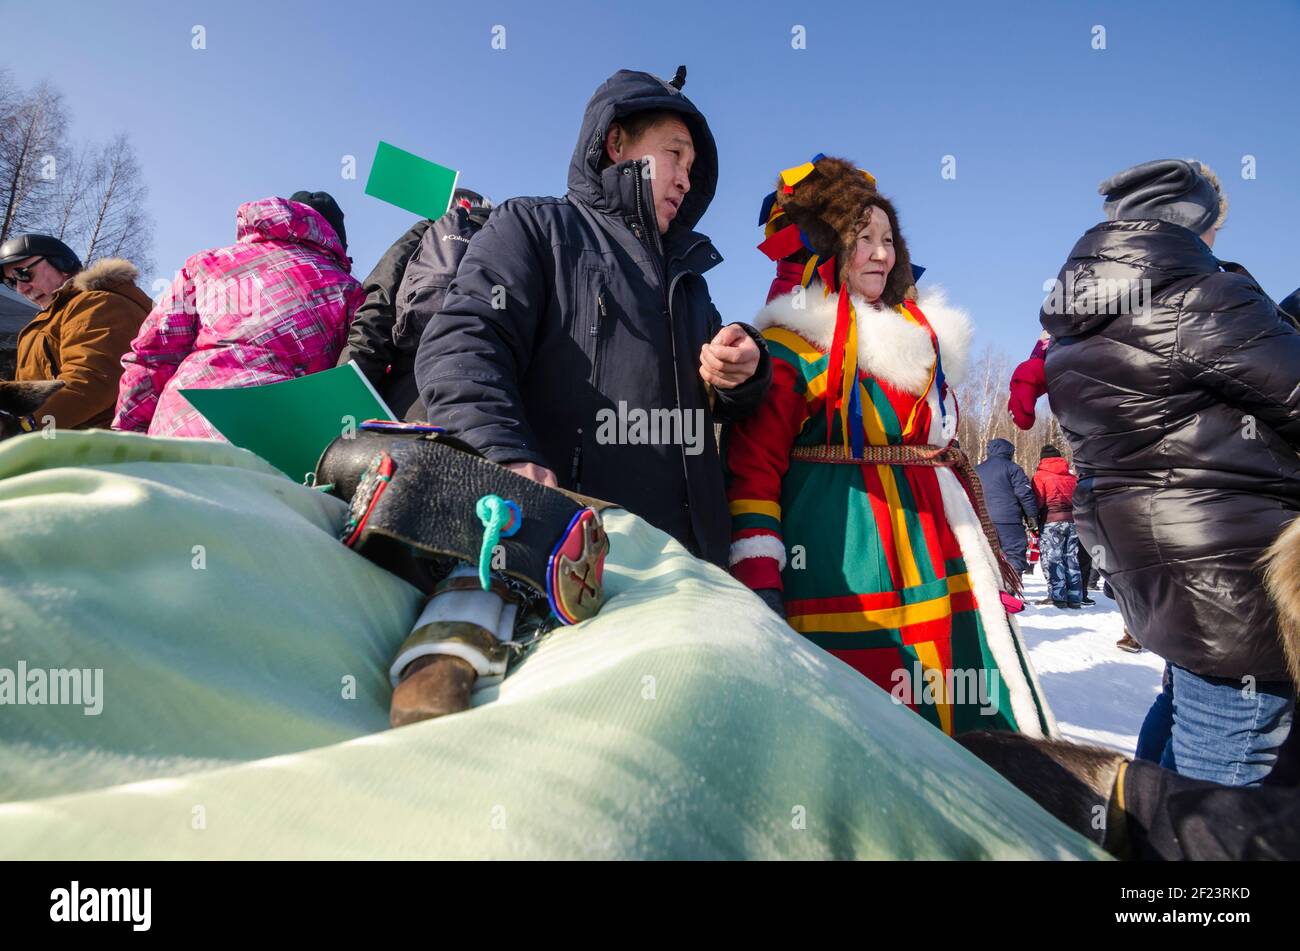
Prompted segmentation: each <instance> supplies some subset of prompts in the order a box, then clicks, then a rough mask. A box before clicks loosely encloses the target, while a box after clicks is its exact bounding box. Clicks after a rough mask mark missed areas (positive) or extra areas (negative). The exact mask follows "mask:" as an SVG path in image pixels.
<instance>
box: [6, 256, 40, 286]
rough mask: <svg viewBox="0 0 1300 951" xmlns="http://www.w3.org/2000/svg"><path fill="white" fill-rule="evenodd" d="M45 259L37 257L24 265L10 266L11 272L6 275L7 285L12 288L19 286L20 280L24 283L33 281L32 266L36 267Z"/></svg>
mask: <svg viewBox="0 0 1300 951" xmlns="http://www.w3.org/2000/svg"><path fill="white" fill-rule="evenodd" d="M44 260H45V258H37V259H36V260H35V261H33V262H32V263H30V264H24V265H23V266H22V267H15V268H10V269H9V273H8V274H6V275H5V286H6V287H9V288H11V289H12V288H14V287H17V286H18V282H19V281H22V282H23V283H24V284H28V283H31V280H32V268H34V267H36V265H38V264H40V263H41V262H42V261H44Z"/></svg>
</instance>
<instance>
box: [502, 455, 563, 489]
mask: <svg viewBox="0 0 1300 951" xmlns="http://www.w3.org/2000/svg"><path fill="white" fill-rule="evenodd" d="M506 468H507V469H509V470H510V471H511V472H518V473H519V474H520V475H521V476H524V477H525V478H527V479H532V480H533V481H534V482H540V483H541V484H542V485H549V486H550V487H551V488H552V489H558V488H559V487H560V482H559V480H558V479H556V478H555V473H554V472H552V471H551V470H550V469H547V468H546V467H545V466H539V465H538V464H537V463H535V462H507V463H506Z"/></svg>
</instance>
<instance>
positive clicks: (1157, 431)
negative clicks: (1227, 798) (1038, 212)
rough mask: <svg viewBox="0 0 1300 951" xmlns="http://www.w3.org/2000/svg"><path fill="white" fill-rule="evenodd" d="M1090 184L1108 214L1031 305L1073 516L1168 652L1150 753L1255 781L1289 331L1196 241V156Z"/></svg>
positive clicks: (1280, 492) (1293, 418) (1294, 353)
mask: <svg viewBox="0 0 1300 951" xmlns="http://www.w3.org/2000/svg"><path fill="white" fill-rule="evenodd" d="M1101 190H1102V193H1103V194H1105V195H1106V199H1107V200H1106V204H1105V208H1106V213H1107V217H1108V219H1109V220H1107V221H1105V222H1102V223H1101V224H1099V225H1097V226H1095V227H1093V228H1091V229H1089V230H1088V231H1087V232H1086V233H1085V234H1084V235H1083V237H1082V238H1080V239H1079V241H1078V243H1077V244H1076V245H1075V246H1074V250H1073V251H1071V252H1070V256H1069V258H1068V260H1067V261H1066V263H1065V266H1064V267H1063V268H1062V269H1061V273H1060V277H1059V279H1058V281H1057V285H1056V289H1055V290H1054V291H1053V292H1052V293H1051V294H1049V296H1048V299H1047V300H1046V301H1045V302H1044V305H1043V309H1042V312H1041V315H1040V319H1041V323H1042V326H1043V328H1044V329H1045V330H1047V331H1048V332H1049V333H1050V334H1052V336H1053V337H1054V338H1055V340H1054V343H1053V344H1052V346H1051V347H1050V349H1049V350H1048V351H1047V363H1046V372H1047V388H1048V395H1049V397H1050V399H1051V404H1052V409H1053V412H1054V413H1055V414H1056V417H1057V419H1058V420H1059V421H1060V423H1061V426H1062V428H1063V429H1064V431H1065V434H1066V436H1067V438H1068V439H1069V441H1070V445H1071V447H1072V448H1073V450H1074V462H1075V465H1076V467H1077V469H1078V472H1079V483H1078V487H1077V489H1076V490H1075V494H1074V514H1075V519H1076V521H1077V523H1078V528H1079V532H1080V534H1081V535H1082V537H1083V539H1084V542H1085V544H1087V545H1088V546H1089V547H1090V548H1094V546H1098V547H1096V548H1094V551H1098V552H1099V553H1100V555H1101V557H1102V558H1103V559H1104V563H1103V564H1101V565H1100V566H1099V567H1101V568H1102V569H1103V570H1104V571H1105V572H1106V577H1107V579H1108V581H1109V583H1110V586H1111V588H1112V589H1113V591H1114V594H1115V598H1116V600H1117V601H1118V602H1119V605H1120V608H1121V610H1122V611H1123V614H1124V618H1125V620H1126V621H1127V623H1128V629H1129V631H1130V632H1131V633H1132V634H1133V636H1134V637H1135V638H1136V639H1137V640H1138V641H1139V642H1140V643H1141V644H1142V645H1143V646H1144V647H1146V648H1148V649H1150V650H1151V651H1153V652H1154V653H1156V654H1158V655H1159V656H1161V657H1163V658H1164V659H1165V660H1166V661H1167V662H1168V663H1169V665H1170V674H1171V676H1170V677H1169V678H1167V684H1168V686H1167V687H1166V690H1167V691H1169V692H1170V693H1171V696H1170V697H1166V698H1165V699H1164V701H1163V702H1168V701H1169V700H1170V699H1172V701H1173V710H1174V716H1173V726H1172V732H1171V735H1170V736H1169V738H1168V739H1167V740H1166V742H1164V743H1163V744H1159V743H1157V744H1156V748H1163V754H1162V756H1161V763H1162V765H1164V766H1166V767H1168V768H1172V769H1175V770H1176V771H1177V772H1179V773H1181V774H1183V775H1187V776H1192V777H1194V778H1198V779H1209V780H1214V781H1217V782H1222V783H1226V784H1229V785H1245V784H1249V783H1253V782H1257V781H1259V780H1260V779H1261V778H1262V777H1263V776H1264V775H1266V774H1267V772H1268V770H1269V768H1270V767H1271V766H1272V764H1273V762H1274V760H1275V759H1276V751H1277V749H1278V748H1279V747H1280V746H1281V744H1282V742H1283V741H1284V739H1285V738H1286V736H1287V734H1288V733H1289V731H1290V725H1291V719H1292V715H1293V712H1294V691H1295V685H1294V684H1293V683H1292V682H1291V681H1290V678H1289V676H1288V671H1287V668H1286V665H1285V663H1284V659H1283V654H1282V649H1281V646H1280V644H1279V640H1278V623H1277V617H1276V613H1275V611H1274V608H1273V606H1272V604H1271V603H1270V602H1269V600H1268V599H1267V597H1266V596H1265V594H1264V589H1263V581H1262V575H1261V569H1260V567H1259V562H1260V558H1261V556H1262V555H1263V554H1264V552H1265V550H1266V549H1267V548H1268V547H1269V545H1270V544H1271V543H1272V542H1273V541H1274V540H1275V539H1276V538H1277V537H1278V536H1279V535H1280V534H1281V532H1282V531H1283V529H1285V528H1286V526H1287V525H1288V523H1290V522H1291V521H1292V520H1294V519H1295V518H1296V517H1297V515H1300V455H1297V447H1300V332H1297V331H1296V329H1295V328H1294V327H1293V326H1291V325H1290V324H1289V323H1288V322H1286V321H1285V320H1284V319H1283V318H1282V317H1281V316H1280V313H1279V310H1278V308H1277V305H1276V304H1274V303H1273V301H1271V300H1270V299H1269V298H1268V296H1267V295H1265V294H1264V292H1263V291H1262V290H1261V289H1260V287H1259V285H1258V284H1256V283H1255V282H1254V280H1252V279H1251V278H1250V277H1249V275H1248V274H1246V273H1244V269H1234V270H1233V271H1225V270H1224V269H1223V268H1222V267H1221V266H1220V265H1221V262H1220V261H1219V260H1218V259H1217V258H1215V256H1214V254H1213V253H1212V252H1211V250H1210V247H1211V245H1212V243H1213V241H1214V237H1215V232H1216V230H1217V228H1218V227H1219V226H1220V225H1221V224H1222V222H1223V217H1224V215H1225V214H1226V199H1223V198H1222V196H1221V194H1220V190H1219V187H1218V181H1217V179H1216V178H1215V177H1214V174H1213V172H1212V171H1210V170H1209V169H1207V168H1206V167H1205V166H1203V165H1202V164H1201V163H1198V162H1192V161H1180V160H1165V161H1158V162H1148V163H1146V164H1144V165H1139V166H1136V167H1134V168H1131V169H1128V170H1127V171H1124V172H1121V173H1120V174H1119V175H1116V176H1115V177H1114V178H1112V179H1109V180H1108V181H1106V182H1104V183H1103V184H1102V186H1101ZM1243 687H1246V688H1248V689H1243ZM1157 702H1162V701H1157ZM1162 719H1163V718H1155V717H1152V718H1149V720H1148V722H1152V721H1159V720H1162ZM1151 739H1152V738H1151V737H1147V736H1143V737H1142V740H1141V741H1140V742H1141V744H1142V745H1144V746H1150V745H1151V744H1150V741H1151Z"/></svg>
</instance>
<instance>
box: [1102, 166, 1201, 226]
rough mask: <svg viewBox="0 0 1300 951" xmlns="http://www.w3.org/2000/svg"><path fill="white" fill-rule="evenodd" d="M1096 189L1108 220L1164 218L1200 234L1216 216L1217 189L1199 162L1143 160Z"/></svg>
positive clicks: (1160, 219) (1158, 219)
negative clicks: (1103, 201) (1102, 196)
mask: <svg viewBox="0 0 1300 951" xmlns="http://www.w3.org/2000/svg"><path fill="white" fill-rule="evenodd" d="M1097 190H1098V191H1099V192H1100V193H1101V194H1103V195H1105V196H1106V203H1105V209H1106V217H1107V218H1109V219H1110V220H1111V221H1116V220H1126V221H1130V220H1134V219H1137V220H1152V219H1154V220H1156V221H1167V222H1169V223H1170V224H1175V225H1182V226H1183V227H1184V228H1186V229H1188V230H1189V231H1191V232H1193V233H1194V234H1197V235H1201V234H1204V233H1205V232H1206V231H1208V230H1209V229H1210V226H1211V225H1213V224H1214V222H1215V221H1217V220H1218V218H1219V192H1218V189H1216V188H1215V187H1214V184H1213V183H1212V182H1211V181H1210V179H1209V178H1207V177H1206V175H1205V173H1204V171H1203V170H1202V168H1201V165H1200V163H1199V162H1186V161H1183V160H1182V159H1161V160H1159V161H1156V162H1143V163H1142V164H1141V165H1134V166H1133V167H1132V168H1127V169H1125V170H1124V171H1122V172H1120V173H1119V174H1118V175H1112V176H1111V177H1110V178H1108V179H1106V180H1105V181H1104V182H1102V183H1101V185H1100V186H1099V187H1098V189H1097Z"/></svg>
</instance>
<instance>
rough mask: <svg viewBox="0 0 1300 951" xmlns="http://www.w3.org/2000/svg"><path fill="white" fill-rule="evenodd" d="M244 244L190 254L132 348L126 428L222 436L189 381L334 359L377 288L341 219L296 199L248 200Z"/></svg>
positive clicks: (198, 384)
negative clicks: (349, 247)
mask: <svg viewBox="0 0 1300 951" xmlns="http://www.w3.org/2000/svg"><path fill="white" fill-rule="evenodd" d="M236 239H237V240H236V243H235V244H233V245H231V246H230V247H227V248H217V249H215V250H211V251H201V252H199V253H198V254H196V255H194V256H193V257H191V258H190V259H189V260H188V261H186V262H185V266H184V268H182V269H181V272H180V273H179V274H178V275H177V276H176V280H175V281H174V282H173V284H172V286H171V289H170V290H169V291H167V293H165V294H164V295H163V296H162V297H161V298H160V299H159V301H158V302H157V303H156V304H155V305H154V308H153V310H152V311H151V312H150V314H149V316H148V318H146V320H145V322H144V324H143V325H142V326H141V328H140V333H139V334H138V335H137V336H136V338H135V340H133V341H132V343H131V351H130V352H129V353H127V354H126V355H125V356H124V357H123V358H122V366H123V367H124V368H125V372H124V373H123V374H122V381H121V384H120V385H119V388H118V397H117V413H116V416H115V417H114V419H113V428H114V429H126V430H135V431H137V432H148V433H149V435H151V436H195V437H199V438H207V439H220V438H221V436H220V435H219V434H218V433H217V432H216V431H215V430H214V429H212V428H211V427H210V426H209V425H208V423H207V421H206V420H205V419H204V418H203V417H202V416H200V415H199V413H198V411H196V410H195V409H194V408H193V407H192V406H190V404H189V402H188V401H187V400H186V399H185V397H183V396H181V394H180V392H179V391H180V390H182V389H187V388H197V389H219V388H232V387H242V386H258V385H260V384H263V383H276V382H279V381H281V380H291V379H293V378H295V377H299V376H306V375H307V374H309V373H316V372H317V371H320V370H328V369H329V368H331V367H333V366H334V364H335V362H336V361H337V359H338V355H339V353H340V352H341V351H342V349H343V345H344V344H345V343H346V341H347V334H348V325H349V324H350V323H351V322H352V315H353V314H354V313H355V312H356V309H357V307H359V306H360V305H361V302H362V301H363V300H364V299H365V291H363V290H362V288H361V285H360V284H359V283H357V281H356V280H355V279H354V278H353V277H352V275H351V273H350V262H349V261H348V258H347V256H346V254H345V252H344V249H343V246H342V244H341V243H340V242H339V239H338V236H337V235H336V234H335V233H334V229H333V228H332V227H331V226H330V225H329V223H328V222H327V221H326V220H325V219H324V218H323V217H321V216H320V215H319V214H317V213H316V211H315V210H314V209H312V208H309V207H307V206H306V205H303V204H299V203H298V202H295V201H289V200H288V199H285V198H263V199H262V200H261V201H250V202H247V203H245V204H243V205H241V206H240V208H239V213H238V215H237V217H236Z"/></svg>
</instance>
